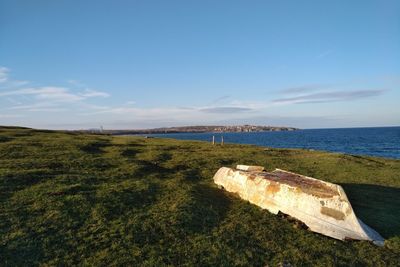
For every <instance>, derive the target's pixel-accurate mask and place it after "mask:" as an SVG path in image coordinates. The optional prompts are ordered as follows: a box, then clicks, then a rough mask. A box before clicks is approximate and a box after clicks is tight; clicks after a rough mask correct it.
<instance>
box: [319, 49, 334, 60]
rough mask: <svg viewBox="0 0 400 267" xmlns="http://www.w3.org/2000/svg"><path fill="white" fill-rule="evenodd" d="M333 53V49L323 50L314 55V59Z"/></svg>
mask: <svg viewBox="0 0 400 267" xmlns="http://www.w3.org/2000/svg"><path fill="white" fill-rule="evenodd" d="M332 53H333V50H325V51H323V52H321V53H319V54H318V55H317V56H316V59H323V58H325V57H327V56H329V55H331V54H332Z"/></svg>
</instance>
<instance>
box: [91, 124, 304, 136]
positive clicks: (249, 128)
mask: <svg viewBox="0 0 400 267" xmlns="http://www.w3.org/2000/svg"><path fill="white" fill-rule="evenodd" d="M295 130H298V128H294V127H281V126H258V125H247V124H246V125H230V126H181V127H164V128H154V129H140V130H103V129H90V130H87V131H85V132H93V133H105V134H112V135H126V134H164V133H212V132H215V133H236V132H272V131H295Z"/></svg>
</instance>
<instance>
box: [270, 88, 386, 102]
mask: <svg viewBox="0 0 400 267" xmlns="http://www.w3.org/2000/svg"><path fill="white" fill-rule="evenodd" d="M385 91H386V90H383V89H377V90H355V91H331V92H319V93H313V94H306V95H300V96H295V97H284V98H278V99H275V100H273V103H284V104H306V103H328V102H339V101H352V100H358V99H362V98H368V97H374V96H379V95H382V94H383V93H385Z"/></svg>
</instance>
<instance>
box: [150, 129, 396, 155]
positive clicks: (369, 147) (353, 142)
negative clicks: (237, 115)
mask: <svg viewBox="0 0 400 267" xmlns="http://www.w3.org/2000/svg"><path fill="white" fill-rule="evenodd" d="M149 136H154V137H161V138H174V139H180V140H200V141H209V142H211V140H212V137H213V136H215V140H216V142H217V143H218V142H220V141H221V138H222V137H223V139H224V142H225V143H236V144H251V145H257V146H265V147H273V148H302V149H314V150H323V151H330V152H338V153H345V154H354V155H367V156H376V157H384V158H393V159H400V126H399V127H371V128H335V129H305V130H296V131H279V132H239V133H170V134H152V135H149Z"/></svg>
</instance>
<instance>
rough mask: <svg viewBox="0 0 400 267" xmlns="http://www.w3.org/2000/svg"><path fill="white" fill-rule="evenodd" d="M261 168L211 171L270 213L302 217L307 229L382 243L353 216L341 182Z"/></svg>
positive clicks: (230, 188)
mask: <svg viewBox="0 0 400 267" xmlns="http://www.w3.org/2000/svg"><path fill="white" fill-rule="evenodd" d="M262 169H263V167H260V166H248V168H247V167H246V166H245V165H238V168H237V169H231V168H226V167H222V168H220V169H219V170H218V171H217V173H216V174H215V175H214V182H215V183H216V184H217V185H219V186H222V187H224V188H225V190H227V191H229V192H233V193H237V194H239V196H240V197H241V198H243V199H245V200H248V201H249V202H251V203H253V204H255V205H257V206H259V207H261V208H263V209H267V210H268V211H270V212H272V213H274V214H277V213H278V212H279V211H280V212H282V213H284V214H287V215H290V216H292V217H294V218H296V219H298V220H300V221H302V222H303V223H305V224H306V225H307V226H308V227H309V229H310V230H311V231H314V232H317V233H320V234H323V235H326V236H330V237H333V238H336V239H340V240H345V239H356V240H369V241H372V242H374V244H376V245H383V243H384V239H383V237H382V236H381V235H379V233H377V232H376V231H375V230H373V229H372V228H370V227H369V226H367V225H366V224H364V223H363V222H362V221H361V220H360V219H358V218H357V216H356V215H355V213H354V211H353V208H352V207H351V204H350V202H349V200H348V199H347V196H346V194H345V192H344V190H343V188H342V187H341V186H339V185H336V184H332V183H328V182H325V181H321V180H318V179H315V178H311V177H307V176H303V175H299V174H296V173H292V172H288V171H284V170H280V169H276V170H275V171H273V172H264V171H260V170H262Z"/></svg>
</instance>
